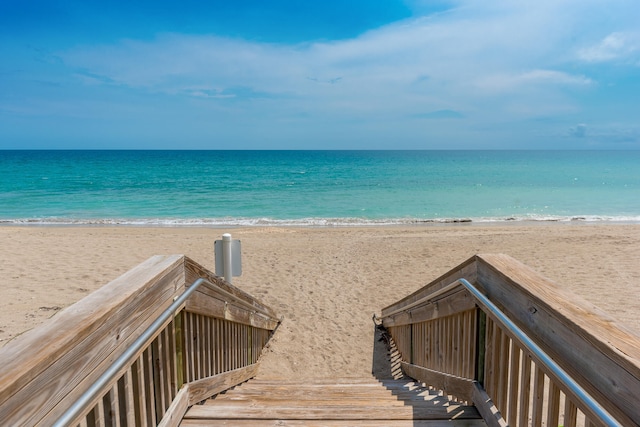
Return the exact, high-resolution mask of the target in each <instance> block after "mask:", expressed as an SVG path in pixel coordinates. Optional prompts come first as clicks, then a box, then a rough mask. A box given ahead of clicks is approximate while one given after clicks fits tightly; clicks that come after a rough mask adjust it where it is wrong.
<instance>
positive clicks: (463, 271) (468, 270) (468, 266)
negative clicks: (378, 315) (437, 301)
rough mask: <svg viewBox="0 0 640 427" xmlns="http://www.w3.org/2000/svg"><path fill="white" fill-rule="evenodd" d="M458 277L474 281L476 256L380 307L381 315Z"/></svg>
mask: <svg viewBox="0 0 640 427" xmlns="http://www.w3.org/2000/svg"><path fill="white" fill-rule="evenodd" d="M460 278H465V279H467V280H468V281H469V282H471V283H475V281H476V257H475V256H474V257H471V258H469V259H468V260H467V261H465V262H463V263H462V264H460V265H459V266H457V267H455V268H454V269H452V270H451V271H449V272H448V273H445V274H443V275H442V276H440V277H439V278H437V279H436V280H434V281H433V282H431V283H430V284H429V285H427V286H425V287H424V288H420V289H418V290H417V291H415V292H414V293H412V294H411V295H409V296H407V297H405V298H403V299H401V300H400V301H398V302H396V303H394V304H391V305H390V306H388V307H385V308H383V309H382V317H383V318H384V317H385V316H387V315H388V314H389V313H393V312H394V311H397V310H400V309H402V308H404V307H405V306H407V305H410V304H413V303H414V302H416V301H418V300H420V299H422V298H424V297H425V296H427V295H429V294H432V293H433V292H435V291H437V290H439V289H442V288H444V287H445V286H448V285H449V284H451V283H453V282H455V281H456V280H458V279H460Z"/></svg>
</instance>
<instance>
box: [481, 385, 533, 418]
mask: <svg viewBox="0 0 640 427" xmlns="http://www.w3.org/2000/svg"><path fill="white" fill-rule="evenodd" d="M471 401H472V402H473V404H474V405H475V407H476V409H477V410H478V412H479V413H480V416H481V417H482V419H483V420H484V422H485V423H487V426H489V427H508V424H507V421H506V420H505V419H504V417H503V416H502V414H501V413H500V411H499V410H498V408H496V405H494V404H493V401H492V400H491V398H490V397H489V395H488V394H487V392H486V391H485V390H484V388H482V386H481V385H480V384H479V383H478V382H476V381H474V383H473V397H472V399H471ZM518 425H523V426H526V425H528V424H526V423H525V424H518Z"/></svg>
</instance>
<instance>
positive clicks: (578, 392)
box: [454, 279, 622, 426]
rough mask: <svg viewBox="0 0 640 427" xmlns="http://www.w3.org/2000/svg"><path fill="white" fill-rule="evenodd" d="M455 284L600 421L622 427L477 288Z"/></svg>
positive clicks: (461, 281) (460, 280)
mask: <svg viewBox="0 0 640 427" xmlns="http://www.w3.org/2000/svg"><path fill="white" fill-rule="evenodd" d="M454 283H459V284H461V285H463V286H464V287H465V288H466V289H467V290H468V291H469V292H471V295H473V296H474V298H475V299H476V300H477V301H478V302H480V303H481V304H482V305H483V306H484V308H485V309H486V310H488V311H489V312H491V314H492V315H493V316H495V317H496V319H497V320H498V321H499V322H500V323H501V324H502V325H503V326H504V327H506V328H507V329H508V330H509V331H510V332H511V333H512V334H513V335H514V336H515V337H516V338H517V339H518V340H519V341H520V342H521V344H522V345H523V346H524V347H525V348H526V349H527V350H528V351H529V352H531V353H532V354H533V355H535V357H536V358H538V360H540V362H542V364H543V365H545V367H546V368H547V369H549V370H550V371H551V372H552V373H553V374H554V375H555V376H556V377H557V378H558V379H559V380H560V381H561V382H562V384H563V385H564V386H565V387H567V388H568V389H569V390H570V391H571V392H572V393H573V394H574V395H575V396H576V397H577V398H578V399H580V400H581V401H582V403H584V404H585V405H586V406H587V407H588V408H589V410H590V411H592V412H593V413H594V414H595V415H596V416H597V417H598V418H600V421H602V422H603V423H605V424H606V425H608V426H622V424H620V423H619V422H618V421H617V420H616V419H615V418H613V417H612V416H611V414H609V413H608V412H607V411H606V410H605V409H604V408H603V407H602V406H600V404H599V403H598V402H596V401H595V400H594V399H593V397H591V395H589V394H588V393H587V392H586V391H585V390H584V388H582V386H581V385H580V384H578V383H577V382H576V381H575V380H574V379H573V378H571V376H569V374H567V372H566V371H565V370H564V369H562V368H561V367H560V366H559V365H558V364H557V363H556V362H555V361H554V360H553V359H552V358H551V357H549V356H548V355H547V354H546V353H545V352H544V350H542V348H540V346H538V345H537V344H536V343H535V342H533V341H532V340H531V338H529V337H528V336H527V334H525V333H524V331H522V329H520V328H519V327H518V326H517V325H516V324H515V323H514V322H513V321H512V320H511V319H509V318H508V317H507V316H506V315H505V314H504V313H503V312H502V311H501V310H500V309H499V308H498V307H497V306H496V305H495V304H494V303H493V302H491V301H490V300H489V298H487V297H486V296H485V295H483V294H482V293H481V292H480V291H479V290H478V289H477V288H476V287H475V286H473V285H472V284H471V283H469V282H468V281H467V280H466V279H458V280H457V281H456V282H454Z"/></svg>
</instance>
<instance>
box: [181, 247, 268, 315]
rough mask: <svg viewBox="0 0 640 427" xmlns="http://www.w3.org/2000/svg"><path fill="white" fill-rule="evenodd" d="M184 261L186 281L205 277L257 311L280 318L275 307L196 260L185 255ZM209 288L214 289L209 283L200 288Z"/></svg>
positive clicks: (204, 289)
mask: <svg viewBox="0 0 640 427" xmlns="http://www.w3.org/2000/svg"><path fill="white" fill-rule="evenodd" d="M184 261H185V262H184V268H185V281H186V283H192V282H194V281H195V280H197V279H198V278H200V277H204V278H206V279H207V280H208V281H209V282H211V283H213V284H214V286H215V287H218V288H220V289H222V290H224V291H226V292H227V293H230V294H231V295H233V297H234V298H236V299H237V300H241V301H244V302H245V303H247V304H248V305H250V306H251V307H253V309H254V310H255V311H256V312H258V313H262V314H263V315H265V316H266V317H269V318H272V319H278V317H277V315H276V313H275V311H273V309H271V308H270V307H268V306H266V305H264V304H262V303H261V302H260V301H258V300H256V299H255V298H254V297H252V296H251V295H249V294H248V293H246V292H244V291H242V290H241V289H238V288H236V287H235V286H233V285H231V284H230V283H227V282H225V281H224V280H223V279H222V278H220V277H218V276H216V275H215V274H213V273H212V272H211V271H209V270H207V269H206V268H204V267H202V266H201V265H199V264H197V263H196V262H194V261H193V260H191V259H190V258H189V257H184ZM207 289H214V288H213V287H212V286H210V285H208V284H203V286H201V287H200V288H199V290H200V292H206V291H207Z"/></svg>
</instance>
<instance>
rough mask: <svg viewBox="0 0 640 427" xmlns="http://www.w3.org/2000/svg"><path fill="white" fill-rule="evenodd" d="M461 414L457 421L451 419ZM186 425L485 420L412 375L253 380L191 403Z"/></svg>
mask: <svg viewBox="0 0 640 427" xmlns="http://www.w3.org/2000/svg"><path fill="white" fill-rule="evenodd" d="M452 420H455V423H452V422H451V421H452ZM181 425H182V426H191V427H193V426H225V425H235V426H240V427H242V426H249V425H251V426H276V425H277V426H301V425H309V426H328V427H332V426H333V427H338V426H345V425H350V426H356V427H357V426H364V425H367V426H389V427H400V426H408V425H411V426H444V425H447V426H449V427H451V426H455V427H459V426H470V427H477V426H484V425H485V424H484V421H482V420H481V418H480V415H479V414H478V411H477V410H476V408H475V407H474V406H470V405H465V404H462V403H459V402H452V401H449V400H447V399H446V398H445V397H444V396H441V395H439V394H438V393H436V392H435V391H433V390H429V389H427V388H425V387H422V386H421V385H420V384H417V383H415V382H413V381H412V380H388V381H387V380H385V381H377V380H376V379H375V378H373V377H371V378H366V379H361V378H359V379H354V380H344V379H343V380H326V379H325V380H318V381H302V380H298V381H276V380H251V381H248V382H247V383H244V384H242V385H240V386H238V387H235V388H233V389H231V390H228V391H226V392H224V393H221V394H219V395H218V396H216V397H214V398H212V399H209V400H207V401H206V402H204V403H203V404H201V405H194V406H193V407H191V408H190V409H189V410H188V411H187V413H186V414H185V417H184V419H183V421H182V424H181Z"/></svg>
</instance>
